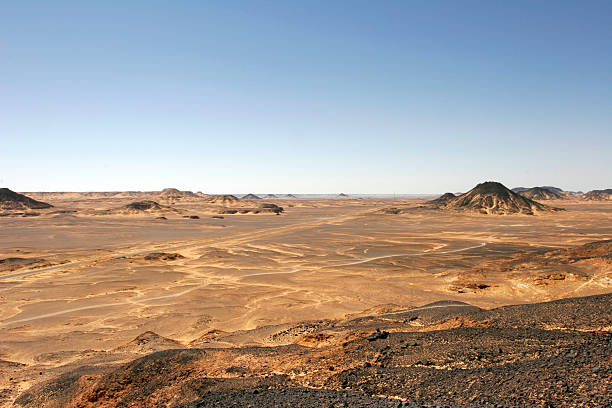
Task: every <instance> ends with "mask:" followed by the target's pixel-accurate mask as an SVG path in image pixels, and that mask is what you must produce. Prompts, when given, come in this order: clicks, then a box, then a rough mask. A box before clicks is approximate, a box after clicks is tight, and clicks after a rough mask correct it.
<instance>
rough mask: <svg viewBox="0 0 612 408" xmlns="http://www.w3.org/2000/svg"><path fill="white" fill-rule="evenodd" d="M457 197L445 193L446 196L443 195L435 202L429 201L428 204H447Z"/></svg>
mask: <svg viewBox="0 0 612 408" xmlns="http://www.w3.org/2000/svg"><path fill="white" fill-rule="evenodd" d="M455 197H456V195H454V194H453V193H445V194H442V195H441V196H440V197H438V198H436V199H435V200H431V201H428V202H427V203H428V204H445V203H447V202H448V201H449V200H452V199H453V198H455Z"/></svg>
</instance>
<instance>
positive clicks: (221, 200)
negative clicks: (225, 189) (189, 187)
mask: <svg viewBox="0 0 612 408" xmlns="http://www.w3.org/2000/svg"><path fill="white" fill-rule="evenodd" d="M208 201H210V202H211V203H214V204H223V205H229V204H235V203H237V202H238V201H240V199H239V198H238V197H236V196H233V195H230V194H224V195H213V196H210V197H209V198H208Z"/></svg>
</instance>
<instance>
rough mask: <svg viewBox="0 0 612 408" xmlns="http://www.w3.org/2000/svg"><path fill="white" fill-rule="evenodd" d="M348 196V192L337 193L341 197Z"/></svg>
mask: <svg viewBox="0 0 612 408" xmlns="http://www.w3.org/2000/svg"><path fill="white" fill-rule="evenodd" d="M348 196H349V195H348V194H344V193H340V194H338V197H342V198H347V197H348Z"/></svg>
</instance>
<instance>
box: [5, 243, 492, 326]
mask: <svg viewBox="0 0 612 408" xmlns="http://www.w3.org/2000/svg"><path fill="white" fill-rule="evenodd" d="M485 245H487V243H486V242H482V243H480V244H479V245H473V246H469V247H465V248H457V249H452V250H447V251H429V250H425V251H423V252H414V253H406V254H395V255H385V256H378V257H372V258H366V259H363V260H359V261H354V262H348V263H342V264H336V265H323V266H321V267H319V268H313V269H326V268H336V267H343V266H350V265H358V264H363V263H367V262H372V261H374V260H379V259H385V258H393V257H409V256H423V255H434V254H436V255H438V254H449V253H456V252H463V251H469V250H471V249H476V248H482V247H484V246H485ZM305 270H311V268H293V269H291V270H289V271H280V272H261V273H251V274H247V275H242V276H239V277H235V278H229V277H223V278H221V279H219V280H218V281H216V282H207V283H203V284H200V285H195V286H194V287H191V288H189V289H187V290H183V291H181V292H178V293H174V294H169V295H162V296H154V297H148V298H140V299H130V300H125V301H121V302H111V303H102V304H98V305H90V306H83V307H78V308H70V309H65V310H60V311H57V312H52V313H45V314H41V315H38V316H32V317H28V318H24V319H18V320H11V319H8V320H5V321H4V322H0V327H4V326H8V325H11V324H17V323H25V322H29V321H33V320H39V319H45V318H49V317H55V316H60V315H63V314H68V313H72V312H78V311H83V310H92V309H99V308H105V307H113V306H123V305H127V304H142V303H144V302H148V301H154V300H162V299H171V298H176V297H179V296H183V295H186V294H188V293H190V292H193V291H194V290H197V289H200V288H203V287H205V286H208V285H210V284H220V283H228V282H235V281H238V280H240V279H243V278H247V277H253V276H263V275H282V274H293V273H297V272H301V271H305ZM432 307H448V305H446V306H432ZM412 310H414V309H412ZM402 312H405V310H404V311H398V312H392V313H391V314H393V313H402Z"/></svg>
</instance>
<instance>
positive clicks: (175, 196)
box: [158, 188, 200, 200]
mask: <svg viewBox="0 0 612 408" xmlns="http://www.w3.org/2000/svg"><path fill="white" fill-rule="evenodd" d="M158 196H159V198H162V199H165V200H180V199H182V198H193V197H200V196H199V195H197V194H195V193H193V192H192V191H181V190H179V189H176V188H164V189H163V190H162V191H160V192H159V194H158Z"/></svg>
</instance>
